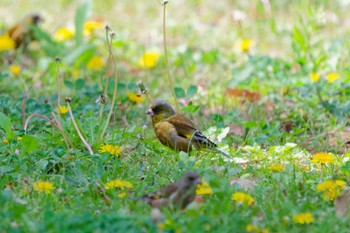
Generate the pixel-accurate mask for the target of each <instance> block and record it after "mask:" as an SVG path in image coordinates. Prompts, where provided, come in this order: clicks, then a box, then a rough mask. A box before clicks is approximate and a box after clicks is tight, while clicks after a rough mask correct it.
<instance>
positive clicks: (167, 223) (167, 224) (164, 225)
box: [157, 219, 174, 230]
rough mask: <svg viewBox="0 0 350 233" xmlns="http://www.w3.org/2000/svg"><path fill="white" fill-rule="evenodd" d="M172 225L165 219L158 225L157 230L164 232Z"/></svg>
mask: <svg viewBox="0 0 350 233" xmlns="http://www.w3.org/2000/svg"><path fill="white" fill-rule="evenodd" d="M172 225H174V223H173V222H172V221H171V220H169V219H167V220H166V221H165V222H163V223H159V224H158V225H157V226H158V229H159V230H165V229H167V228H169V227H171V226H172Z"/></svg>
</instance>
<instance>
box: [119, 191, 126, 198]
mask: <svg viewBox="0 0 350 233" xmlns="http://www.w3.org/2000/svg"><path fill="white" fill-rule="evenodd" d="M118 197H119V198H125V197H126V192H122V193H119V194H118Z"/></svg>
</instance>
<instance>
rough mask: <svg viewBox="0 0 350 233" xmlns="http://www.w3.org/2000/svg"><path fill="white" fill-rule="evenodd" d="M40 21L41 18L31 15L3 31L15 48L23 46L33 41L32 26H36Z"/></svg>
mask: <svg viewBox="0 0 350 233" xmlns="http://www.w3.org/2000/svg"><path fill="white" fill-rule="evenodd" d="M41 21H42V18H41V16H40V15H38V14H31V15H29V16H27V17H26V18H24V19H23V20H22V21H21V22H19V23H18V24H16V25H14V26H12V27H11V28H10V29H8V30H7V31H5V34H8V35H9V36H10V37H11V39H12V40H13V41H14V42H15V44H16V48H18V47H19V46H20V45H22V44H24V45H25V46H26V45H28V44H29V42H31V41H33V40H34V39H35V38H34V35H33V31H32V28H31V27H32V26H33V25H38V24H39V23H40V22H41Z"/></svg>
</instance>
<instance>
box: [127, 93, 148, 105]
mask: <svg viewBox="0 0 350 233" xmlns="http://www.w3.org/2000/svg"><path fill="white" fill-rule="evenodd" d="M128 98H129V100H130V101H132V102H135V103H142V102H144V101H145V97H144V96H143V95H138V94H134V93H129V94H128Z"/></svg>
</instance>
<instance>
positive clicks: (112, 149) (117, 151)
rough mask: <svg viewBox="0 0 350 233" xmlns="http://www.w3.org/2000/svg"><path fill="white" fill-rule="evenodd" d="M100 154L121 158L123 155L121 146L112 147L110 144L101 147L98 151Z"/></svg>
mask: <svg viewBox="0 0 350 233" xmlns="http://www.w3.org/2000/svg"><path fill="white" fill-rule="evenodd" d="M98 152H99V153H109V154H111V155H116V156H120V155H121V153H122V150H121V149H120V147H119V146H116V145H110V144H107V143H106V144H105V145H101V147H100V149H99V150H98Z"/></svg>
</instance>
